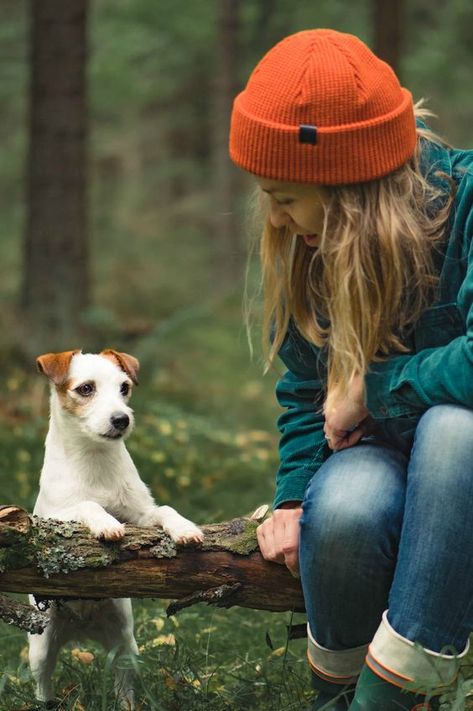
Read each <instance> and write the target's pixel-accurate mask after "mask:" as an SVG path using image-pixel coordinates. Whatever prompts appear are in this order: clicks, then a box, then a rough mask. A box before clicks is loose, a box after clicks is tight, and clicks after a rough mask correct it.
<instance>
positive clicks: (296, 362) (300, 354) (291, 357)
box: [278, 319, 324, 377]
mask: <svg viewBox="0 0 473 711" xmlns="http://www.w3.org/2000/svg"><path fill="white" fill-rule="evenodd" d="M278 356H279V358H280V359H281V360H282V362H283V363H284V365H285V366H286V368H289V370H292V371H293V372H294V373H298V374H299V375H303V376H306V375H309V376H311V377H313V374H314V372H316V369H317V368H320V366H321V365H322V363H323V360H324V359H323V350H322V349H320V348H318V347H317V346H315V345H314V344H313V343H310V342H309V341H308V340H307V339H305V338H304V336H303V335H302V334H301V332H300V331H299V329H298V328H297V326H296V325H295V324H294V321H293V320H292V319H291V321H290V322H289V326H288V329H287V331H286V335H285V337H284V341H283V342H282V344H281V348H280V349H279V352H278Z"/></svg>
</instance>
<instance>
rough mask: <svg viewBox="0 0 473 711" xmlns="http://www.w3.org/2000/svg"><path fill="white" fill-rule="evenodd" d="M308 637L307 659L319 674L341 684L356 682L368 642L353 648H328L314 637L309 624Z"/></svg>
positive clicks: (327, 679)
mask: <svg viewBox="0 0 473 711" xmlns="http://www.w3.org/2000/svg"><path fill="white" fill-rule="evenodd" d="M307 639H308V647H307V659H308V660H309V664H310V666H311V668H312V670H313V672H314V673H315V674H317V676H319V677H321V678H322V679H325V680H326V681H331V682H332V683H333V684H340V685H341V686H344V685H345V684H350V683H354V682H356V680H357V679H358V676H359V674H360V672H361V669H362V667H363V664H364V661H365V657H366V652H367V649H368V645H367V644H363V645H362V646H361V647H353V648H351V649H326V648H325V647H322V646H321V645H320V644H319V643H318V642H317V641H316V640H315V639H314V637H313V636H312V633H311V631H310V627H309V625H307Z"/></svg>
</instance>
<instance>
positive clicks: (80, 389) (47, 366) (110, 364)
mask: <svg viewBox="0 0 473 711" xmlns="http://www.w3.org/2000/svg"><path fill="white" fill-rule="evenodd" d="M36 363H37V366H38V369H39V371H40V372H41V373H43V374H44V375H46V376H47V377H48V378H49V380H50V381H51V384H52V386H53V388H54V391H55V393H56V395H57V402H58V403H59V406H60V408H61V410H60V411H61V412H64V413H67V414H65V417H66V418H67V420H68V422H70V423H71V424H72V423H73V424H75V425H76V426H77V427H78V428H79V430H80V431H81V432H82V433H83V434H85V435H87V436H89V437H90V438H92V439H93V440H95V441H101V442H105V441H109V442H113V441H118V440H121V439H123V438H124V437H126V436H127V435H128V434H129V433H130V432H131V430H132V429H133V424H134V419H133V411H132V410H131V408H130V407H129V406H128V401H129V399H130V395H131V389H132V386H133V383H136V384H137V383H138V380H137V375H138V370H139V362H138V360H137V359H136V358H134V357H133V356H131V355H128V353H119V352H118V351H114V350H111V349H108V350H105V351H102V352H101V353H82V352H81V351H79V350H75V351H65V352H63V353H46V354H44V355H41V356H39V357H38V358H37V359H36ZM69 416H70V417H69Z"/></svg>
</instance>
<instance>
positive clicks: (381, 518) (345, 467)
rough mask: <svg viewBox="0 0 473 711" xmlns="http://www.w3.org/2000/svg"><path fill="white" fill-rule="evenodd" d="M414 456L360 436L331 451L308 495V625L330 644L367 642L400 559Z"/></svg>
mask: <svg viewBox="0 0 473 711" xmlns="http://www.w3.org/2000/svg"><path fill="white" fill-rule="evenodd" d="M406 469H407V457H406V456H405V455H404V454H402V453H401V452H399V451H397V450H395V449H393V448H390V447H387V446H382V445H379V444H373V443H371V442H370V443H368V442H366V443H361V444H359V445H357V446H355V447H351V448H349V449H346V450H342V451H340V452H336V453H334V454H332V455H331V456H330V457H329V459H328V460H327V461H326V462H325V463H324V464H323V465H322V467H321V468H320V469H319V470H318V471H317V473H316V474H315V475H314V477H313V479H312V481H311V483H310V485H309V487H308V489H307V492H306V496H305V499H304V502H303V514H302V517H301V543H300V566H301V579H302V585H303V589H304V597H305V602H306V607H307V613H308V619H309V625H310V628H311V631H312V634H313V636H314V637H315V638H316V640H317V641H318V642H319V643H320V644H321V645H322V646H326V647H328V648H330V649H337V648H338V649H340V648H346V647H354V646H358V645H361V644H364V643H366V642H368V641H369V640H370V639H371V637H372V635H373V634H374V632H375V630H376V628H377V626H378V624H379V621H380V617H381V614H382V612H383V610H385V609H386V607H387V600H388V595H389V589H390V586H391V582H392V578H393V574H394V568H395V565H396V558H397V551H398V545H399V537H400V531H401V526H402V519H403V512H404V501H405V489H406Z"/></svg>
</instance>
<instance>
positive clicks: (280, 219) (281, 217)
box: [269, 203, 291, 228]
mask: <svg viewBox="0 0 473 711" xmlns="http://www.w3.org/2000/svg"><path fill="white" fill-rule="evenodd" d="M269 219H270V221H271V224H272V226H273V227H276V228H278V227H286V225H288V224H289V222H290V220H291V217H290V215H288V214H287V212H286V211H285V210H284V209H283V208H282V207H281V206H280V205H277V204H275V203H273V204H272V205H271V210H270V214H269Z"/></svg>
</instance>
